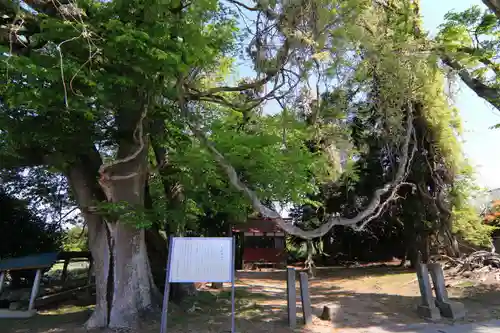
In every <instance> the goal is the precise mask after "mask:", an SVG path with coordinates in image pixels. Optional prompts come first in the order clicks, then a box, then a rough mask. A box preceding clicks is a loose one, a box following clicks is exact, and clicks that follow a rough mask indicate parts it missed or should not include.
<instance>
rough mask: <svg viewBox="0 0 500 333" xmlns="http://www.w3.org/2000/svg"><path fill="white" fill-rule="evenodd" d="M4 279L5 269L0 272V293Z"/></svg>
mask: <svg viewBox="0 0 500 333" xmlns="http://www.w3.org/2000/svg"><path fill="white" fill-rule="evenodd" d="M4 281H5V271H4V272H1V273H0V294H1V293H2V289H3V283H4Z"/></svg>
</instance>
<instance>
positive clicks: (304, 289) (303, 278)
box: [300, 272, 312, 325]
mask: <svg viewBox="0 0 500 333" xmlns="http://www.w3.org/2000/svg"><path fill="white" fill-rule="evenodd" d="M300 299H301V300H302V314H303V317H304V325H307V324H310V323H312V306H311V298H310V297H309V277H308V276H307V273H304V272H301V273H300Z"/></svg>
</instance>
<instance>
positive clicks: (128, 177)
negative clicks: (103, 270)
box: [99, 120, 159, 328]
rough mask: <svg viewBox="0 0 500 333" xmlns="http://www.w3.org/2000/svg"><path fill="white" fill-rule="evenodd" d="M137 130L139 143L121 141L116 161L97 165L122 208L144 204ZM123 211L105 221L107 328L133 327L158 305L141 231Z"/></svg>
mask: <svg viewBox="0 0 500 333" xmlns="http://www.w3.org/2000/svg"><path fill="white" fill-rule="evenodd" d="M139 126H140V130H139V131H138V132H139V134H137V132H136V131H134V136H133V137H135V138H136V140H137V139H138V141H139V142H136V143H133V144H130V142H129V144H127V143H126V142H122V143H121V144H120V147H119V149H118V160H117V161H115V162H113V163H110V164H106V165H103V166H101V168H100V170H99V172H100V174H101V178H100V180H99V183H100V185H101V187H102V189H103V191H104V193H105V194H106V197H107V199H108V201H109V202H111V203H115V204H126V205H127V207H126V208H125V210H130V211H132V210H134V209H140V208H143V207H144V195H145V189H144V184H145V181H146V179H147V168H148V163H147V161H148V160H147V147H148V140H147V137H146V136H144V135H143V133H142V120H141V123H140V125H139ZM127 215H128V214H127V213H123V214H121V215H120V217H119V218H118V220H117V221H116V222H113V223H108V227H109V230H110V236H111V241H112V257H113V276H114V281H113V282H114V283H113V298H112V306H111V309H110V313H109V323H108V327H110V328H132V327H137V326H138V325H139V323H140V321H141V318H142V316H143V315H144V314H146V313H148V312H151V311H152V310H154V309H156V308H157V306H158V305H159V302H158V301H159V298H158V297H157V296H158V294H159V293H158V290H157V289H156V286H155V285H154V282H153V277H152V274H151V267H150V265H149V259H148V252H147V247H146V237H145V231H144V230H143V229H138V228H136V227H135V226H134V225H133V221H130V220H127Z"/></svg>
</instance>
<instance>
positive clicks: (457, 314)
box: [428, 263, 465, 319]
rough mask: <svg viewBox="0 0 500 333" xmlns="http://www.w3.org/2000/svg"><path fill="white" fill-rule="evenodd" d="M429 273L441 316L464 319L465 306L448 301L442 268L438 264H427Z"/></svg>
mask: <svg viewBox="0 0 500 333" xmlns="http://www.w3.org/2000/svg"><path fill="white" fill-rule="evenodd" d="M428 266H429V271H430V273H431V277H432V283H433V284H434V290H435V292H436V305H437V307H438V308H439V310H440V312H441V315H442V316H443V317H446V318H451V319H460V318H463V317H465V306H464V305H463V304H462V303H460V302H452V301H450V300H449V299H448V291H447V290H446V284H445V280H444V272H443V268H442V267H441V265H440V264H438V263H433V264H429V265H428Z"/></svg>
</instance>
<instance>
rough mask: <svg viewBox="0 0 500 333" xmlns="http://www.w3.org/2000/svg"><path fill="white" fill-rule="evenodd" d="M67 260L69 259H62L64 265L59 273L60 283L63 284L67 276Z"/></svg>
mask: <svg viewBox="0 0 500 333" xmlns="http://www.w3.org/2000/svg"><path fill="white" fill-rule="evenodd" d="M69 261H70V259H69V258H66V259H64V266H63V270H62V273H61V284H64V282H66V279H67V278H68V266H69Z"/></svg>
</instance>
